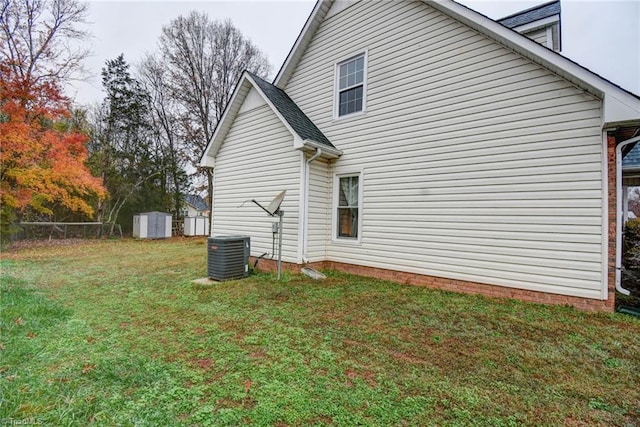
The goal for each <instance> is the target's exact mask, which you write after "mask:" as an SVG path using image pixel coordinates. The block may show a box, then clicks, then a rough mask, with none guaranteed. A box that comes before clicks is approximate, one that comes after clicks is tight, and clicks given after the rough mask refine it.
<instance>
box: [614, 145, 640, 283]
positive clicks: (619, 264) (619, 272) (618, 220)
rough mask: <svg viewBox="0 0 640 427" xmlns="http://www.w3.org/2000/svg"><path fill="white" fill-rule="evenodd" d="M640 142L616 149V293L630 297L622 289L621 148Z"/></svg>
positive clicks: (619, 146)
mask: <svg viewBox="0 0 640 427" xmlns="http://www.w3.org/2000/svg"><path fill="white" fill-rule="evenodd" d="M638 141H640V136H638V137H635V138H631V139H628V140H626V141H622V142H621V143H620V144H618V146H617V147H616V280H615V282H616V291H618V292H620V293H621V294H623V295H630V294H631V292H630V291H629V290H628V289H625V288H623V287H622V221H623V218H622V148H623V147H625V146H627V145H629V144H633V143H634V142H638Z"/></svg>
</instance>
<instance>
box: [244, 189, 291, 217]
mask: <svg viewBox="0 0 640 427" xmlns="http://www.w3.org/2000/svg"><path fill="white" fill-rule="evenodd" d="M285 194H287V190H282V191H281V192H280V194H278V195H277V196H276V197H274V199H273V200H272V201H271V203H269V206H267V207H266V208H265V207H264V206H262V205H261V204H260V203H258V202H257V201H255V200H251V201H252V202H253V203H255V204H256V205H258V206H260V207H261V208H262V210H263V211H265V212H266V213H267V215H269V216H276V214H277V213H278V211H279V210H280V205H281V204H282V201H283V200H284V196H285Z"/></svg>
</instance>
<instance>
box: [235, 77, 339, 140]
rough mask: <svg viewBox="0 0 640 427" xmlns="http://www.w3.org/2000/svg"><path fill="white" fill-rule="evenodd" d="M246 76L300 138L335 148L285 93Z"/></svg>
mask: <svg viewBox="0 0 640 427" xmlns="http://www.w3.org/2000/svg"><path fill="white" fill-rule="evenodd" d="M248 74H249V75H250V76H251V77H252V79H253V81H254V82H255V83H256V84H257V85H258V87H259V88H260V89H261V90H262V93H263V94H264V95H266V96H267V98H268V99H269V100H270V101H271V104H273V106H274V107H275V108H276V109H277V110H278V111H279V112H280V114H281V115H282V117H283V118H284V119H285V120H286V121H287V123H289V125H290V126H291V127H292V128H293V130H294V131H295V133H297V134H298V135H299V136H300V138H302V139H303V140H311V141H315V142H317V143H319V144H322V145H324V146H326V147H327V148H336V147H334V146H333V144H332V143H331V141H329V139H328V138H327V137H326V136H324V134H323V133H322V131H320V129H318V127H317V126H316V125H315V124H314V123H313V122H312V121H311V120H310V119H309V118H308V117H307V116H306V115H305V114H304V113H303V112H302V110H301V109H300V107H298V105H297V104H296V103H295V102H293V100H292V99H291V98H289V95H287V94H286V93H285V91H283V90H282V89H280V88H278V87H276V86H274V85H272V84H271V83H268V82H266V81H265V80H263V79H261V78H260V77H258V76H256V75H255V74H252V73H248Z"/></svg>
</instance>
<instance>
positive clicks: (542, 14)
mask: <svg viewBox="0 0 640 427" xmlns="http://www.w3.org/2000/svg"><path fill="white" fill-rule="evenodd" d="M559 14H560V1H559V0H557V1H552V2H549V3H545V4H541V5H538V6H534V7H532V8H530V9H526V10H523V11H520V12H518V13H514V14H513V15H509V16H506V17H504V18H502V19H498V22H499V23H501V24H502V25H504V26H505V27H508V28H515V27H519V26H521V25H526V24H530V23H532V22H535V21H539V20H541V19H545V18H549V17H550V16H554V15H559Z"/></svg>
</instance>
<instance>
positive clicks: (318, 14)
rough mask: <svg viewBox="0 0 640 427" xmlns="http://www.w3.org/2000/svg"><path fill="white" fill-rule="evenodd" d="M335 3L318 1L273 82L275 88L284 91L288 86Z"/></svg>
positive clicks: (327, 0) (329, 0) (326, 0)
mask: <svg viewBox="0 0 640 427" xmlns="http://www.w3.org/2000/svg"><path fill="white" fill-rule="evenodd" d="M333 2H334V0H318V1H317V3H316V5H315V6H314V8H313V11H311V14H310V15H309V18H307V22H305V24H304V27H302V31H300V34H299V35H298V38H297V39H296V42H295V43H294V44H293V47H292V48H291V50H290V51H289V55H287V59H285V60H284V64H282V67H280V71H278V75H277V76H276V78H275V79H274V81H273V84H274V86H277V87H279V88H280V89H284V87H285V86H286V85H287V83H288V82H289V78H290V77H291V74H292V73H293V70H294V69H295V67H297V66H298V61H299V60H300V57H301V56H302V54H303V53H304V51H305V50H306V49H307V45H308V44H309V42H311V38H312V37H313V35H314V34H315V32H316V30H317V29H318V27H319V26H320V24H321V23H322V21H323V20H324V17H325V16H326V15H327V12H329V9H331V5H332V4H333Z"/></svg>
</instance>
